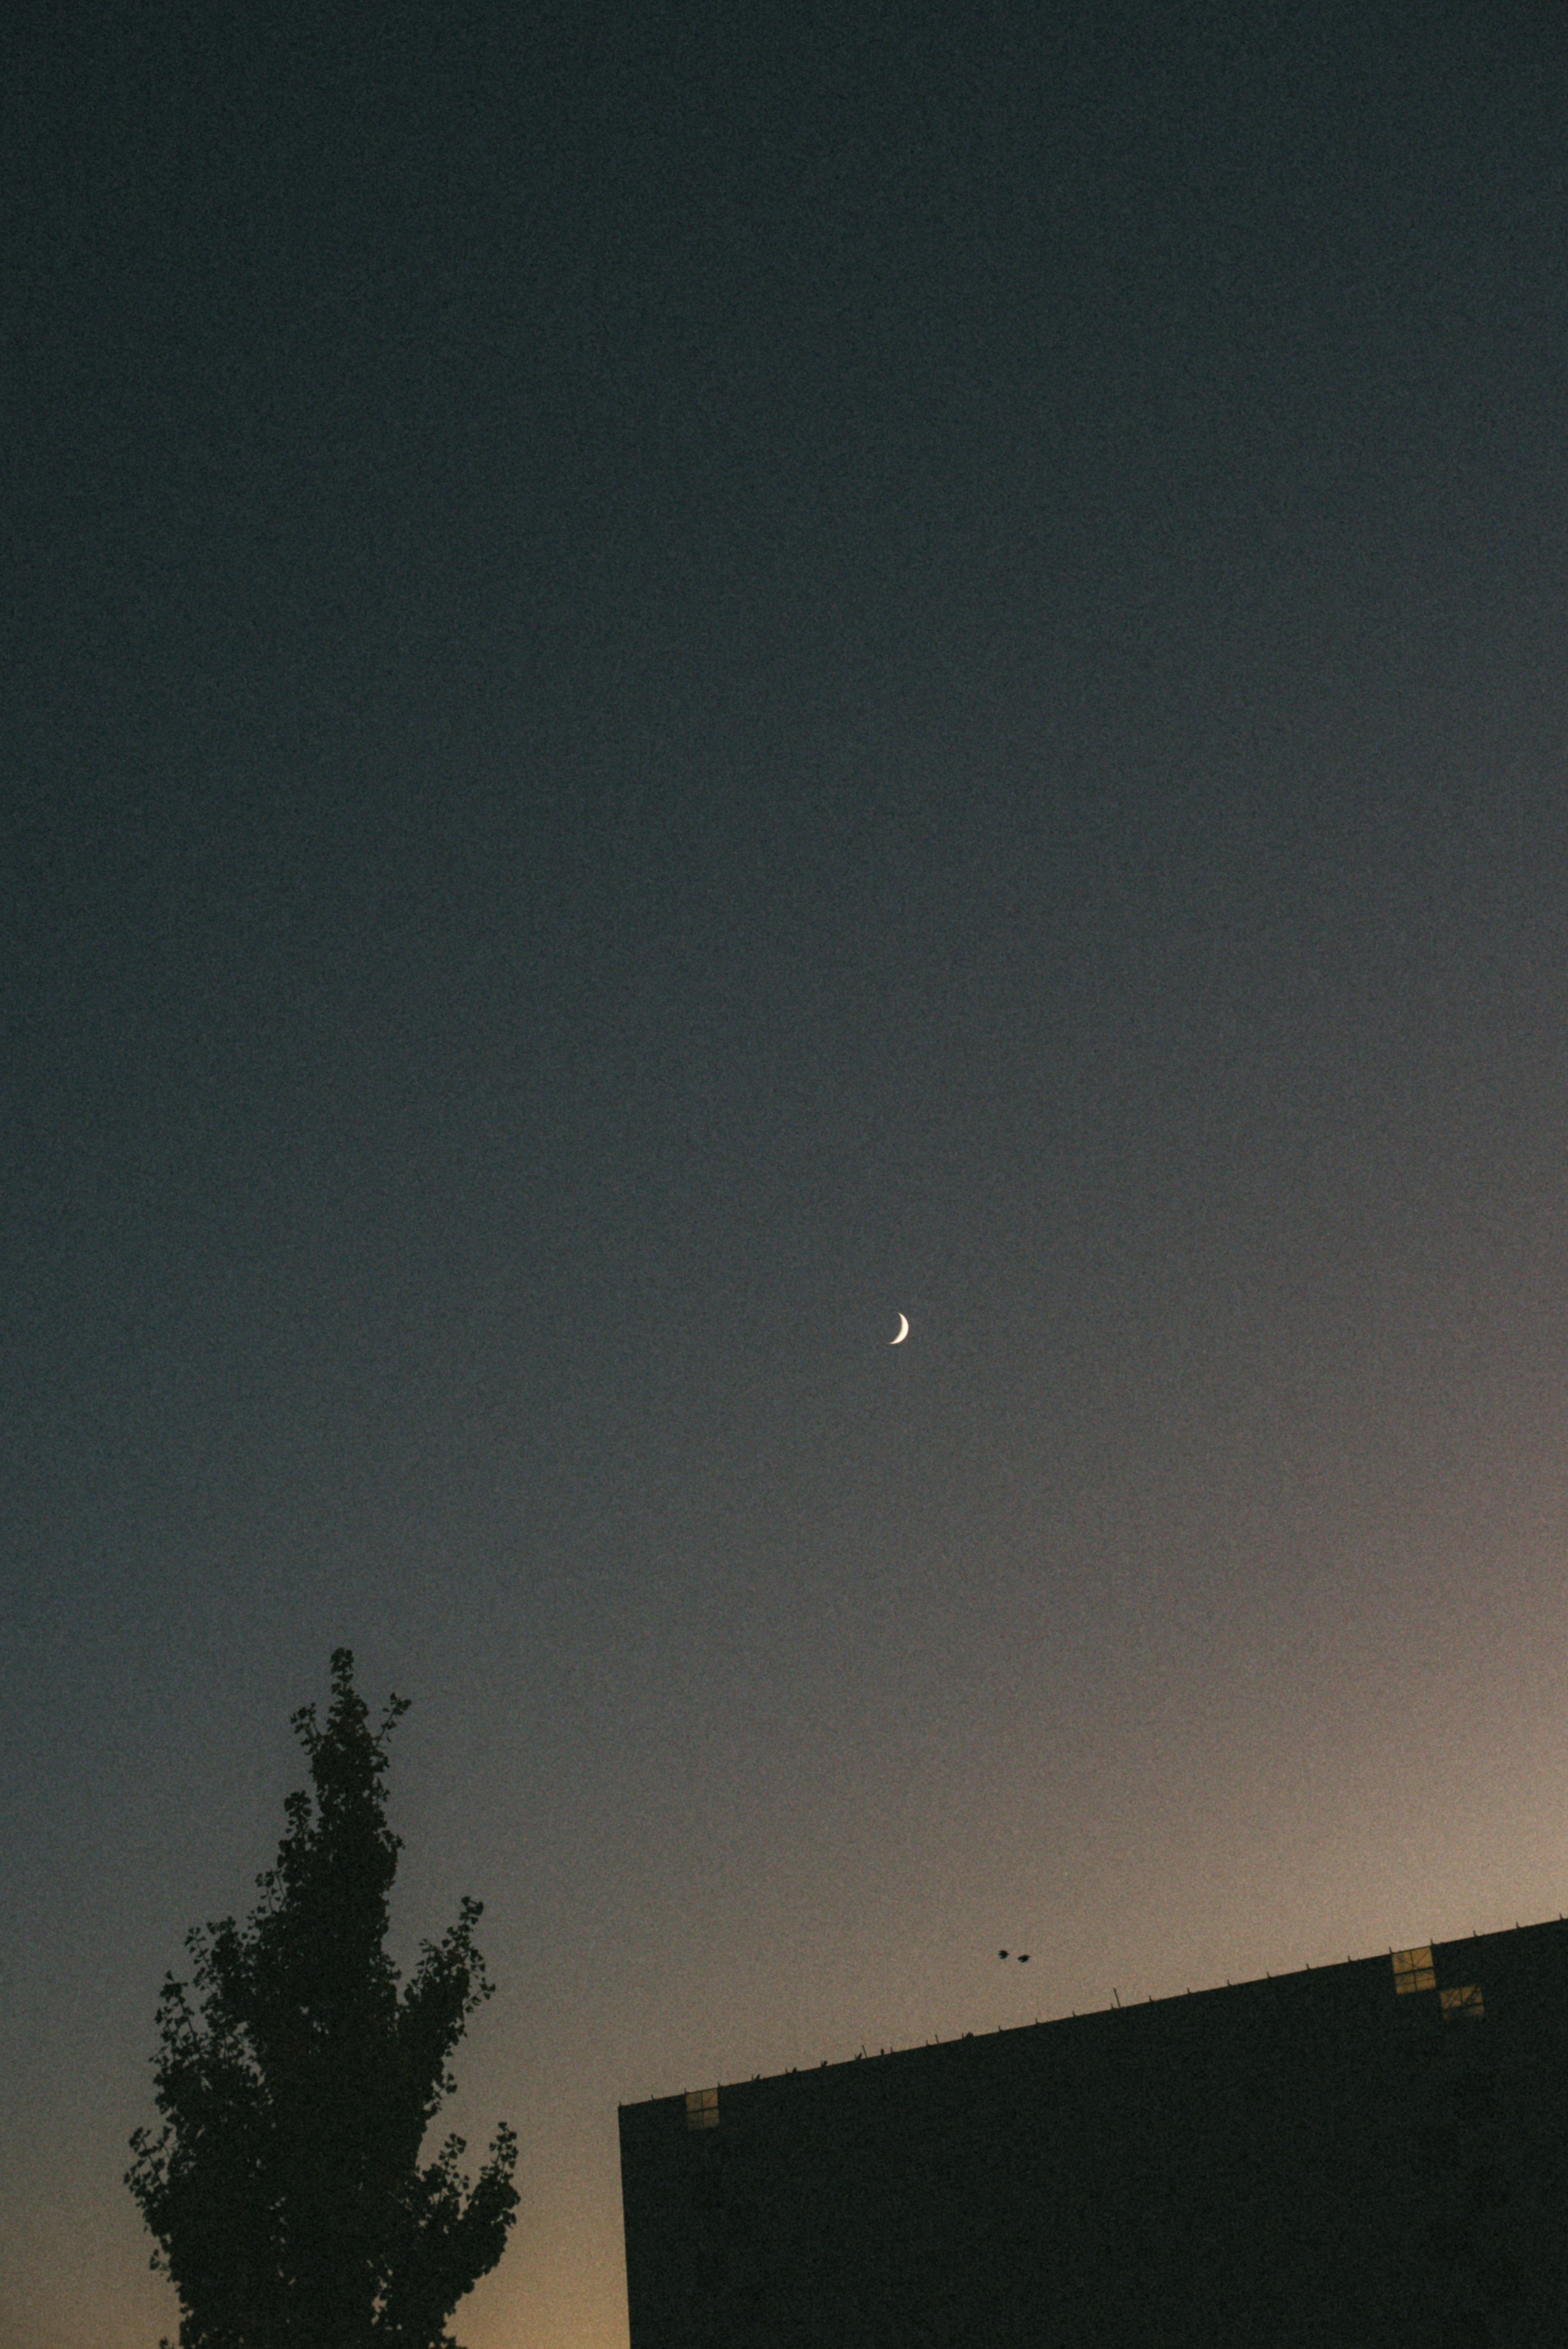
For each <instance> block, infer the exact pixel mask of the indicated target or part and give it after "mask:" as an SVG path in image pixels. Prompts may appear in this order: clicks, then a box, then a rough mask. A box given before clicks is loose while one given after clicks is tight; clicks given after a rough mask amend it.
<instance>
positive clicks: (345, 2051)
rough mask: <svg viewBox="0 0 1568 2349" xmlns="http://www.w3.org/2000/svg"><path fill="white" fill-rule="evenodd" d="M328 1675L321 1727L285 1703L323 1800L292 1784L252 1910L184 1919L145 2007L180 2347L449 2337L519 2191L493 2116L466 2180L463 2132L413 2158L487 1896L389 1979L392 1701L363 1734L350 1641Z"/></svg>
mask: <svg viewBox="0 0 1568 2349" xmlns="http://www.w3.org/2000/svg"><path fill="white" fill-rule="evenodd" d="M332 1689H333V1694H332V1703H331V1707H330V1709H329V1712H328V1714H327V1720H326V1726H325V1729H321V1728H318V1727H317V1724H316V1718H315V1706H314V1705H305V1706H304V1707H303V1708H302V1709H301V1711H299V1712H298V1713H295V1714H294V1720H293V1727H294V1732H295V1734H296V1735H297V1736H298V1737H299V1739H300V1741H301V1743H302V1744H303V1745H304V1748H305V1751H306V1753H307V1754H308V1755H309V1761H310V1775H311V1780H312V1783H313V1785H314V1789H315V1801H314V1805H313V1802H312V1797H311V1795H309V1794H307V1793H304V1792H302V1793H299V1794H295V1795H290V1796H289V1797H288V1800H287V1801H286V1802H285V1804H284V1814H285V1816H286V1818H287V1821H288V1826H287V1831H286V1833H285V1834H284V1838H283V1841H282V1843H281V1845H280V1847H279V1849H278V1857H277V1864H276V1866H275V1867H273V1868H269V1869H268V1870H267V1872H266V1874H265V1875H263V1876H259V1877H258V1878H256V1883H257V1885H258V1887H259V1888H260V1889H261V1891H262V1893H263V1899H262V1902H261V1905H260V1906H259V1907H258V1908H257V1909H255V1911H254V1912H253V1915H252V1917H251V1918H250V1920H249V1921H248V1922H247V1923H246V1924H245V1925H244V1926H243V1927H239V1926H236V1924H235V1922H234V1920H233V1919H232V1917H226V1918H223V1919H222V1920H220V1921H219V1922H217V1923H212V1924H209V1925H207V1926H206V1927H204V1928H203V1927H201V1926H193V1927H192V1928H191V1931H190V1932H189V1933H188V1934H187V1935H186V1937H185V1946H186V1948H187V1950H188V1951H189V1952H190V1955H191V1976H190V1979H189V1980H188V1981H177V1980H176V1979H175V1977H174V1975H173V1974H172V1973H170V1975H168V1976H167V1977H166V1979H165V1982H164V1985H163V1992H162V1995H161V1997H160V2001H159V2006H158V2028H159V2033H160V2041H161V2045H160V2049H159V2051H158V2053H157V2054H155V2055H154V2056H153V2057H152V2059H151V2061H152V2063H153V2065H154V2067H155V2084H156V2102H157V2106H158V2109H159V2111H160V2114H161V2115H162V2116H163V2127H162V2131H161V2133H160V2135H159V2136H158V2137H156V2138H154V2137H152V2136H151V2134H150V2131H149V2130H148V2129H145V2128H139V2129H138V2130H137V2131H136V2133H135V2135H134V2136H133V2137H132V2138H131V2140H130V2146H131V2151H132V2152H133V2154H134V2155H135V2157H136V2159H135V2162H134V2164H133V2166H132V2167H131V2168H130V2169H129V2170H128V2171H127V2173H126V2181H125V2182H126V2184H127V2186H128V2187H129V2189H130V2191H131V2193H132V2194H133V2195H134V2196H135V2198H136V2200H137V2202H138V2203H139V2206H140V2209H141V2211H142V2215H143V2217H144V2218H145V2220H146V2221H147V2224H148V2226H149V2228H150V2230H151V2232H152V2234H153V2236H154V2238H155V2239H156V2241H157V2244H158V2249H157V2250H156V2251H154V2252H153V2254H152V2260H151V2265H152V2266H153V2267H154V2268H155V2269H160V2270H161V2271H163V2272H165V2273H166V2274H167V2275H168V2276H169V2278H170V2282H171V2283H172V2284H173V2286H174V2289H175V2291H176V2292H177V2294H178V2295H179V2300H180V2306H181V2323H180V2349H458V2344H456V2343H455V2342H454V2341H453V2340H452V2338H451V2335H450V2334H449V2333H448V2331H447V2329H446V2325H447V2319H448V2317H449V2315H450V2313H451V2312H452V2310H453V2309H454V2308H455V2307H456V2305H457V2303H458V2302H459V2300H461V2299H462V2297H463V2296H464V2294H465V2293H466V2292H469V2291H471V2289H472V2288H473V2286H474V2284H475V2283H476V2282H478V2281H479V2279H480V2276H482V2275H486V2274H488V2273H489V2271H490V2269H491V2268H493V2267H494V2266H495V2264H496V2262H497V2261H498V2260H499V2259H500V2255H501V2253H502V2251H504V2250H505V2248H506V2239H507V2231H508V2230H509V2228H510V2227H511V2224H512V2219H513V2214H514V2212H515V2209H516V2206H517V2200H518V2198H517V2195H516V2193H515V2192H514V2191H513V2189H512V2185H511V2175H512V2170H513V2168H514V2166H515V2163H516V2158H517V2139H516V2137H515V2135H514V2133H513V2131H512V2130H511V2129H510V2128H509V2127H506V2125H505V2124H504V2123H503V2124H502V2126H501V2127H500V2129H499V2130H498V2132H497V2134H496V2137H495V2138H494V2140H493V2142H492V2144H491V2147H490V2158H489V2160H488V2161H487V2162H486V2164H485V2166H484V2168H483V2169H482V2170H481V2171H480V2176H479V2179H478V2181H477V2183H476V2184H474V2185H473V2186H472V2187H471V2188H470V2186H469V2179H468V2178H466V2177H465V2176H463V2175H461V2174H460V2172H459V2167H458V2165H459V2158H460V2157H461V2155H462V2152H463V2149H464V2147H463V2139H462V2138H461V2137H456V2136H449V2137H448V2138H447V2140H446V2142H445V2144H444V2145H443V2146H442V2147H441V2150H440V2153H439V2155H438V2157H437V2158H436V2159H435V2160H434V2161H432V2162H428V2163H427V2164H426V2165H425V2166H424V2167H423V2168H421V2166H420V2162H419V2154H420V2150H421V2147H422V2145H423V2142H424V2138H425V2136H426V2132H427V2130H428V2127H429V2124H430V2122H431V2121H432V2120H433V2118H434V2116H435V2115H436V2113H437V2111H438V2108H439V2106H440V2103H441V2100H442V2098H443V2096H446V2095H451V2093H452V2092H453V2090H454V2089H455V2087H456V2085H457V2083H456V2081H455V2080H454V2079H453V2077H452V2075H451V2074H450V2072H449V2069H448V2064H449V2058H450V2055H451V2053H452V2050H453V2048H454V2047H455V2046H456V2045H457V2043H458V2041H459V2038H461V2036H462V2034H463V2032H464V2029H465V2027H466V2024H467V2020H468V2017H469V2014H470V2013H472V2012H473V2011H474V2009H475V2008H476V2007H477V2006H478V2005H479V2004H480V2002H481V2001H482V2000H484V1999H486V1998H488V1997H489V1996H490V1993H491V1991H492V1989H493V1984H492V1983H490V1982H488V1981H487V1980H486V1979H485V1972H484V1961H483V1959H482V1958H481V1957H480V1953H479V1951H478V1950H477V1949H476V1948H475V1946H474V1940H473V1930H474V1927H475V1925H476V1923H477V1922H478V1920H479V1918H480V1903H479V1902H478V1901H477V1900H470V1899H464V1900H463V1901H462V1903H461V1908H460V1913H459V1920H458V1921H457V1923H456V1924H454V1925H451V1926H449V1928H448V1930H447V1931H446V1933H445V1934H444V1936H443V1937H442V1939H441V1940H440V1941H438V1942H430V1941H424V1942H421V1944H420V1951H421V1955H420V1960H419V1963H418V1967H417V1968H416V1969H415V1971H414V1973H413V1976H412V1978H411V1979H410V1981H409V1982H408V1983H407V1987H406V1988H405V1989H403V1990H402V1991H401V1992H400V1991H399V1989H398V1979H399V1977H398V1970H397V1967H396V1966H394V1965H393V1963H392V1961H391V1960H390V1959H389V1957H388V1956H387V1953H386V1951H385V1950H384V1948H383V1946H382V1944H383V1942H384V1940H385V1939H386V1935H387V1895H388V1893H389V1891H390V1889H391V1885H392V1879H393V1877H394V1875H395V1873H396V1871H397V1853H398V1851H399V1850H400V1849H401V1848H402V1838H401V1837H399V1836H396V1835H394V1834H392V1833H391V1831H390V1830H389V1828H388V1827H387V1821H386V1807H385V1806H386V1790H385V1788H384V1786H383V1784H382V1780H383V1777H384V1775H385V1773H386V1770H387V1738H388V1735H389V1733H390V1732H391V1730H392V1728H393V1726H394V1725H395V1723H397V1721H398V1720H399V1719H400V1717H401V1716H402V1714H403V1713H406V1712H407V1709H408V1700H407V1698H404V1697H396V1696H395V1697H393V1698H392V1699H391V1700H390V1704H389V1708H388V1711H387V1716H386V1718H385V1720H384V1721H383V1722H382V1723H381V1726H380V1728H379V1730H378V1731H376V1732H375V1733H372V1731H371V1729H370V1727H369V1725H368V1712H367V1708H366V1705H365V1703H364V1702H363V1701H362V1700H361V1699H360V1698H359V1697H358V1696H357V1695H356V1693H355V1689H354V1657H353V1654H352V1652H351V1651H349V1650H348V1649H346V1648H339V1649H337V1650H335V1652H334V1654H333V1658H332ZM192 1992H194V2003H193V2002H192ZM160 2349H169V2344H168V2343H167V2341H165V2342H164V2343H162V2344H160Z"/></svg>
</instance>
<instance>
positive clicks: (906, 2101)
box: [620, 1920, 1568, 2349]
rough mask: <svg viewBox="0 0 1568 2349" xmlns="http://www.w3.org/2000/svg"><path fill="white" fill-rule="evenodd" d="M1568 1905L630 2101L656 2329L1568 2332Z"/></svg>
mask: <svg viewBox="0 0 1568 2349" xmlns="http://www.w3.org/2000/svg"><path fill="white" fill-rule="evenodd" d="M1565 2108H1568V1924H1565V1923H1563V1921H1562V1920H1557V1921H1555V1922H1553V1923H1550V1924H1544V1925H1530V1926H1526V1927H1524V1928H1522V1929H1521V1930H1515V1931H1513V1932H1511V1933H1488V1934H1483V1935H1480V1936H1478V1937H1476V1938H1474V1939H1472V1940H1464V1941H1449V1942H1440V1943H1439V1944H1438V1945H1437V1946H1436V1947H1435V1948H1431V1949H1418V1950H1406V1951H1395V1952H1393V1953H1392V1954H1391V1955H1387V1956H1384V1957H1381V1958H1366V1959H1360V1960H1357V1961H1351V1962H1347V1963H1346V1964H1345V1965H1342V1966H1330V1967H1327V1968H1325V1969H1323V1970H1321V1971H1317V1970H1312V1969H1309V1970H1308V1971H1305V1972H1304V1973H1296V1974H1288V1975H1284V1976H1281V1977H1279V1978H1277V1979H1274V1980H1266V1981H1264V1982H1244V1983H1241V1984H1238V1985H1237V1986H1235V1987H1234V1988H1229V1987H1227V1988H1226V1989H1224V1990H1208V1991H1201V1992H1195V1993H1192V1994H1190V1995H1188V1996H1187V1997H1184V1998H1168V1999H1162V2000H1159V2001H1156V2002H1150V2004H1148V2005H1145V2006H1137V2007H1122V2008H1118V2007H1112V2008H1109V2009H1108V2010H1106V2011H1104V2012H1102V2013H1094V2014H1083V2015H1076V2016H1073V2017H1070V2018H1067V2019H1064V2020H1061V2021H1058V2022H1053V2023H1037V2024H1035V2025H1033V2026H1031V2027H1030V2028H1027V2029H1025V2030H1016V2031H1003V2032H997V2033H994V2034H992V2035H988V2036H985V2037H982V2038H973V2037H966V2038H963V2039H959V2040H955V2041H951V2042H947V2043H939V2044H933V2045H931V2046H929V2047H914V2048H909V2049H903V2050H900V2051H898V2052H897V2053H894V2054H885V2055H879V2056H870V2057H867V2058H864V2059H861V2058H857V2059H856V2060H855V2061H854V2062H852V2063H849V2064H824V2065H823V2066H822V2067H821V2068H820V2070H817V2071H804V2072H788V2073H786V2074H785V2075H783V2076H782V2078H778V2079H769V2080H752V2081H747V2082H741V2083H739V2084H738V2085H736V2086H734V2087H722V2086H721V2087H718V2088H701V2089H694V2090H692V2091H690V2092H689V2093H688V2094H686V2095H676V2096H659V2097H655V2098H654V2099H653V2100H652V2101H651V2102H649V2103H647V2104H641V2105H628V2106H623V2107H622V2110H621V2116H620V2121H621V2181H622V2193H623V2198H624V2209H625V2226H626V2271H627V2282H628V2289H629V2294H630V2302H631V2333H632V2349H1447V2344H1455V2349H1459V2344H1464V2349H1471V2344H1488V2349H1568V2159H1565V2153H1568V2109H1565Z"/></svg>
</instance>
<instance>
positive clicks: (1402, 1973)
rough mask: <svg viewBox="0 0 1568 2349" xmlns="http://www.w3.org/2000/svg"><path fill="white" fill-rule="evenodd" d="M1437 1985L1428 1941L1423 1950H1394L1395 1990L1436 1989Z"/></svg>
mask: <svg viewBox="0 0 1568 2349" xmlns="http://www.w3.org/2000/svg"><path fill="white" fill-rule="evenodd" d="M1437 1986H1438V1977H1437V1974H1436V1972H1435V1971H1434V1970H1433V1966H1432V1950H1431V1944H1430V1942H1429V1943H1428V1944H1427V1947H1426V1948H1425V1949H1424V1950H1396V1951H1395V1952H1394V1988H1395V1989H1396V1990H1397V1991H1407V1990H1436V1988H1437Z"/></svg>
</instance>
